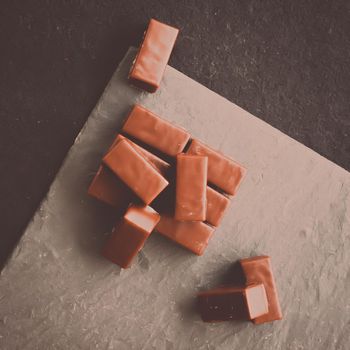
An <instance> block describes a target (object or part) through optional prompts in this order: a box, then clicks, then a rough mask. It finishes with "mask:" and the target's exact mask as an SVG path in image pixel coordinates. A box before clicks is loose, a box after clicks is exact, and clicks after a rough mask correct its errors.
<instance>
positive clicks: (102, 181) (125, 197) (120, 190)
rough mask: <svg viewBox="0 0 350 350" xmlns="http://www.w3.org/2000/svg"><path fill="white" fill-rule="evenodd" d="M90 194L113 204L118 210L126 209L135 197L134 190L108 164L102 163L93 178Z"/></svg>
mask: <svg viewBox="0 0 350 350" xmlns="http://www.w3.org/2000/svg"><path fill="white" fill-rule="evenodd" d="M88 194H89V195H90V196H92V197H95V198H96V199H98V200H100V201H102V202H104V203H106V204H109V205H112V206H113V207H115V208H116V209H117V210H118V211H123V210H125V209H126V208H127V207H128V205H129V204H130V202H131V201H132V200H133V199H134V197H135V196H134V194H133V193H132V191H131V190H130V189H129V188H128V187H127V186H126V185H125V184H124V182H123V181H121V180H120V179H119V178H118V177H117V176H115V174H113V172H112V171H111V170H109V169H108V168H107V167H106V166H104V165H101V166H100V167H99V169H98V170H97V173H96V175H95V177H94V179H93V180H92V182H91V184H90V186H89V189H88Z"/></svg>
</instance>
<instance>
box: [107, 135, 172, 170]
mask: <svg viewBox="0 0 350 350" xmlns="http://www.w3.org/2000/svg"><path fill="white" fill-rule="evenodd" d="M121 140H127V141H128V142H129V143H130V144H131V146H132V147H134V149H135V150H136V151H138V152H139V153H141V155H142V156H143V157H144V158H145V159H146V160H148V161H149V162H150V163H151V164H152V165H153V166H154V167H155V168H156V169H157V170H158V171H159V172H160V173H161V174H162V175H165V174H167V172H168V171H169V169H170V164H169V163H167V162H166V161H165V160H163V159H161V158H159V157H157V156H156V155H155V154H153V153H151V152H149V151H147V150H146V149H144V148H143V147H141V146H139V145H138V144H136V143H135V142H132V141H131V140H129V139H128V138H127V137H125V136H123V135H120V134H119V135H117V137H116V138H115V140H114V141H113V143H112V145H111V147H110V150H111V149H112V148H113V147H114V146H115V145H116V144H117V143H118V142H119V141H121Z"/></svg>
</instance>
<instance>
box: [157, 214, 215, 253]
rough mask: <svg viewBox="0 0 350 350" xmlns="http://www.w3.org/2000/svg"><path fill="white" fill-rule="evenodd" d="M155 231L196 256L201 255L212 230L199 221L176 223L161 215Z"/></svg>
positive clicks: (171, 218) (172, 218)
mask: <svg viewBox="0 0 350 350" xmlns="http://www.w3.org/2000/svg"><path fill="white" fill-rule="evenodd" d="M156 231H157V232H159V233H160V234H162V235H163V236H165V237H167V238H169V239H171V240H172V241H174V242H176V243H178V244H180V245H181V246H183V247H184V248H186V249H188V250H190V251H192V252H193V253H195V254H197V255H202V254H203V253H204V250H205V248H206V247H207V245H208V242H209V240H210V237H211V236H212V234H213V232H214V228H213V227H211V226H209V225H206V224H204V223H203V222H200V221H177V220H175V219H174V217H172V216H170V215H165V214H164V215H161V218H160V221H159V223H158V225H157V226H156Z"/></svg>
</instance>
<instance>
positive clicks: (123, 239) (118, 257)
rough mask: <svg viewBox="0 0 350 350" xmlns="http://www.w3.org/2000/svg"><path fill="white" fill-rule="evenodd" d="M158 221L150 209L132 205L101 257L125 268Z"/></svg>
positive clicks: (157, 216) (117, 226)
mask: <svg viewBox="0 0 350 350" xmlns="http://www.w3.org/2000/svg"><path fill="white" fill-rule="evenodd" d="M158 221H159V214H158V213H157V212H156V211H154V210H153V209H152V208H150V207H146V206H136V205H132V206H130V207H129V208H128V210H127V212H126V213H125V215H124V217H123V218H122V220H121V221H120V222H119V223H118V224H117V225H116V227H115V229H114V230H113V232H112V234H111V236H110V237H109V239H108V241H107V243H106V245H105V247H104V249H103V251H102V255H103V256H104V257H105V258H106V259H108V260H110V261H112V262H114V263H115V264H117V265H119V266H120V267H122V268H127V267H129V266H130V265H131V263H132V260H133V259H134V257H135V256H136V255H137V253H138V252H139V251H140V250H141V249H142V247H143V246H144V244H145V241H146V239H147V238H148V236H149V235H150V234H151V232H152V231H153V229H154V227H155V226H156V224H157V223H158Z"/></svg>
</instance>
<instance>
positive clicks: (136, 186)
mask: <svg viewBox="0 0 350 350" xmlns="http://www.w3.org/2000/svg"><path fill="white" fill-rule="evenodd" d="M103 162H104V164H106V165H107V166H108V167H109V168H110V169H111V170H112V171H113V172H114V173H115V174H116V175H117V176H118V177H119V178H120V179H121V180H122V181H123V182H124V183H125V184H126V185H127V186H128V187H129V188H130V189H131V190H132V191H133V192H134V193H135V194H136V195H137V196H138V197H139V198H140V199H141V200H142V201H143V202H144V203H145V204H149V203H151V202H152V201H153V199H154V198H155V197H156V196H157V195H158V194H159V193H160V192H161V191H163V189H164V188H165V187H166V186H167V185H168V181H167V180H166V179H165V178H164V177H163V176H162V175H161V174H160V173H159V172H158V171H157V170H156V169H155V168H154V167H153V166H152V165H151V164H150V163H149V162H148V161H147V160H146V159H145V158H144V157H143V156H142V155H141V154H140V153H139V152H138V151H136V150H135V149H134V148H133V147H132V146H131V145H130V143H129V142H128V141H127V140H121V141H119V142H118V143H117V144H116V145H115V146H114V147H113V148H112V149H111V150H110V151H109V152H108V153H107V155H106V156H105V157H104V158H103Z"/></svg>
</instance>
